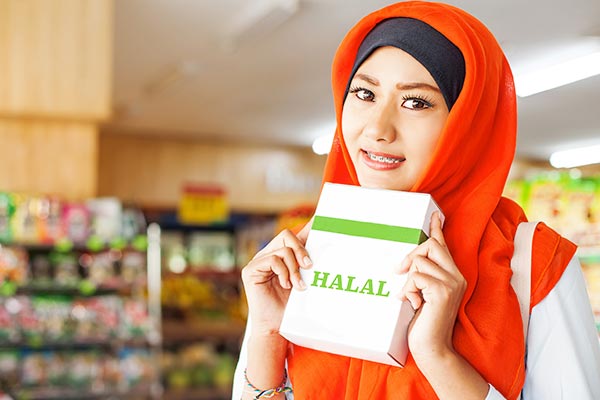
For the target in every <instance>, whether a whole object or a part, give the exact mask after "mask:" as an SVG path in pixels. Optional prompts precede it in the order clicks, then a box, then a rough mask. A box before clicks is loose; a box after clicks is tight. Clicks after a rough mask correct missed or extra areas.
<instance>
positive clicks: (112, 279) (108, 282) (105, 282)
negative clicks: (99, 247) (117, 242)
mask: <svg viewBox="0 0 600 400" xmlns="http://www.w3.org/2000/svg"><path fill="white" fill-rule="evenodd" d="M90 257H91V258H90V263H89V264H88V265H87V277H88V279H89V281H91V282H93V283H94V284H96V285H97V286H114V287H117V286H119V284H120V283H121V281H120V278H119V276H118V274H117V271H116V269H115V261H116V260H115V255H114V254H113V253H112V251H110V250H105V251H102V252H99V253H94V254H91V255H90Z"/></svg>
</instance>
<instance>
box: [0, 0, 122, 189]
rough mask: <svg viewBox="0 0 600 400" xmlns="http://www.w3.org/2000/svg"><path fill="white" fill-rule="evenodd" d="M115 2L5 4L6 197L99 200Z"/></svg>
mask: <svg viewBox="0 0 600 400" xmlns="http://www.w3.org/2000/svg"><path fill="white" fill-rule="evenodd" d="M113 6H114V4H113V0H43V1H40V0H0V191H1V190H10V191H21V192H31V193H52V194H59V195H61V196H63V197H65V198H68V199H72V198H87V197H91V196H94V195H96V193H97V181H98V146H99V145H98V126H97V125H98V123H99V122H100V121H102V120H104V119H106V118H108V117H109V116H110V110H111V97H112V93H111V87H112V34H113V25H112V23H113V14H114V12H113V11H114V10H113Z"/></svg>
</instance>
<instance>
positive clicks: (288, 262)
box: [248, 247, 306, 290]
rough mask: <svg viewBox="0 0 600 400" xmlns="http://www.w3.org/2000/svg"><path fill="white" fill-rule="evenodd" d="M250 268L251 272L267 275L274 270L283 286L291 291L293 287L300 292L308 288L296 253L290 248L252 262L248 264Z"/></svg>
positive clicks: (266, 278) (276, 251) (278, 250)
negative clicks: (282, 269)
mask: <svg viewBox="0 0 600 400" xmlns="http://www.w3.org/2000/svg"><path fill="white" fill-rule="evenodd" d="M280 266H282V267H283V268H285V271H280V270H279V267H280ZM275 267H277V270H275ZM248 268H249V269H250V270H252V269H254V270H255V271H256V272H258V273H262V274H266V275H268V274H269V273H270V272H271V270H272V271H273V272H274V273H276V274H277V275H278V278H279V280H280V281H281V286H282V287H284V288H286V289H289V288H290V287H291V285H293V286H294V287H295V288H297V289H300V290H303V289H305V288H306V284H305V283H304V282H303V281H302V277H301V275H300V271H299V266H298V260H297V257H296V254H295V251H294V249H292V248H290V247H281V248H279V249H277V250H275V251H273V252H271V253H269V254H266V255H264V256H263V257H261V258H259V259H254V260H252V261H251V262H250V263H249V264H248ZM268 279H270V278H268V277H265V280H268ZM257 283H264V282H257ZM290 284H291V285H290Z"/></svg>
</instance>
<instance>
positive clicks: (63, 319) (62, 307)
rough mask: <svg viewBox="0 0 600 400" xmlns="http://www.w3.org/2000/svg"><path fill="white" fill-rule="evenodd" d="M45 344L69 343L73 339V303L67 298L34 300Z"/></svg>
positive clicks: (49, 297)
mask: <svg viewBox="0 0 600 400" xmlns="http://www.w3.org/2000/svg"><path fill="white" fill-rule="evenodd" d="M32 305H33V309H34V313H35V314H36V318H37V320H38V321H39V325H40V328H41V334H42V338H43V341H44V342H45V343H56V342H59V343H68V342H69V341H71V340H72V339H73V335H74V326H73V320H72V317H71V310H72V302H71V299H70V298H68V297H65V296H36V297H34V298H33V299H32Z"/></svg>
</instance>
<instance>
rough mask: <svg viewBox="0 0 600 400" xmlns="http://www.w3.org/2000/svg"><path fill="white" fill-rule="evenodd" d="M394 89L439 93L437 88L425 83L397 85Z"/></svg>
mask: <svg viewBox="0 0 600 400" xmlns="http://www.w3.org/2000/svg"><path fill="white" fill-rule="evenodd" d="M396 89H398V90H412V89H425V90H431V91H434V92H437V93H441V91H440V89H439V88H437V87H435V86H433V85H430V84H429V83H425V82H406V83H397V84H396Z"/></svg>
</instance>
